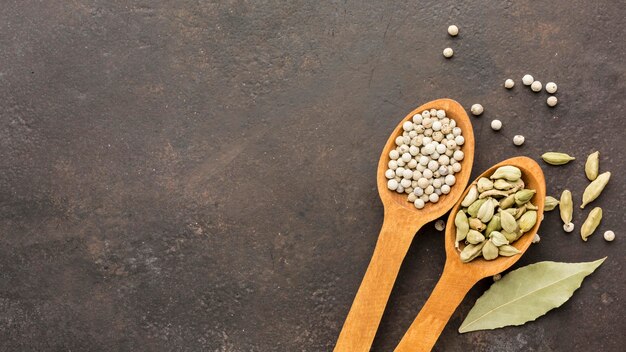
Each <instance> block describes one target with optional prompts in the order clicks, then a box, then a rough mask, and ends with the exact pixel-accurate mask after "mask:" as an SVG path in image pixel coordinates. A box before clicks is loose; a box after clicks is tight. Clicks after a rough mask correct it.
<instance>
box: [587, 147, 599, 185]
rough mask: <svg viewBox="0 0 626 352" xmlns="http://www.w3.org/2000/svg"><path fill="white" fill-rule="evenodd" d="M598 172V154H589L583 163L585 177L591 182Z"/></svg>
mask: <svg viewBox="0 0 626 352" xmlns="http://www.w3.org/2000/svg"><path fill="white" fill-rule="evenodd" d="M599 170H600V152H595V153H591V154H589V156H588V157H587V162H586V163H585V175H587V178H588V179H589V181H593V180H595V179H596V178H597V177H598V172H599Z"/></svg>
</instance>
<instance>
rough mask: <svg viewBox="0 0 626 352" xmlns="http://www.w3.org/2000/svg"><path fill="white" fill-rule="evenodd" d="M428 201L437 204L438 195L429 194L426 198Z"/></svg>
mask: <svg viewBox="0 0 626 352" xmlns="http://www.w3.org/2000/svg"><path fill="white" fill-rule="evenodd" d="M429 187H432V186H429ZM428 200H430V201H431V202H433V203H437V202H438V201H439V195H438V194H437V193H431V194H430V195H429V196H428Z"/></svg>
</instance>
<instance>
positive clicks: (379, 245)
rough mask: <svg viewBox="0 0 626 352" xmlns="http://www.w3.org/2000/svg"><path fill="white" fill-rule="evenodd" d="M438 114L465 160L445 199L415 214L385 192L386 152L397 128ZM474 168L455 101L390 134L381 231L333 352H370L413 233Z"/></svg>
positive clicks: (380, 178)
mask: <svg viewBox="0 0 626 352" xmlns="http://www.w3.org/2000/svg"><path fill="white" fill-rule="evenodd" d="M430 109H443V110H445V111H446V115H447V116H448V117H450V118H452V119H454V120H455V121H456V124H457V126H458V127H460V128H461V130H462V131H463V137H464V138H465V143H464V144H463V146H462V147H461V150H462V151H463V153H464V154H465V158H464V159H463V160H462V161H461V171H460V172H459V173H456V174H455V175H454V176H455V177H456V183H455V184H454V185H453V186H452V187H451V191H450V193H449V194H447V195H442V196H441V197H440V198H439V202H437V203H426V206H425V207H424V208H422V209H419V210H418V209H417V208H415V206H414V205H413V203H410V202H408V201H407V194H398V193H396V192H395V191H390V190H389V189H388V188H387V178H386V177H385V171H386V170H387V168H388V167H387V164H388V163H389V152H390V151H391V150H392V149H395V148H396V144H395V139H396V137H398V136H400V135H402V131H403V130H402V123H404V122H405V121H407V120H410V119H411V118H412V117H413V115H415V114H418V113H421V112H422V111H424V110H430ZM473 162H474V132H473V131H472V123H471V122H470V119H469V117H468V116H467V113H466V112H465V109H463V107H462V106H461V105H460V104H459V103H457V102H456V101H454V100H451V99H438V100H434V101H431V102H428V103H426V104H424V105H422V106H420V107H418V108H417V109H415V110H413V111H411V112H410V113H409V114H408V115H407V116H406V117H405V118H404V119H402V121H400V123H399V124H398V125H397V126H396V128H395V129H394V130H393V132H392V133H391V135H390V136H389V139H388V140H387V144H385V147H384V148H383V152H382V154H381V156H380V160H379V162H378V169H377V171H376V172H377V185H378V194H379V195H380V199H381V200H382V202H383V206H384V208H385V215H384V220H383V226H382V228H381V230H380V234H379V235H378V241H377V242H376V248H375V249H374V254H373V255H372V259H371V261H370V263H369V266H368V267H367V271H366V273H365V277H364V278H363V281H362V282H361V286H360V287H359V290H358V292H357V294H356V297H355V298H354V302H353V303H352V308H350V312H349V313H348V317H347V318H346V321H345V323H344V324H343V328H342V330H341V333H340V334H339V339H338V340H337V345H336V346H335V349H334V351H336V352H339V351H346V352H360V351H363V352H366V351H369V350H370V347H371V345H372V341H373V340H374V336H375V335H376V330H377V329H378V325H379V323H380V320H381V318H382V316H383V312H384V310H385V306H386V305H387V300H388V299H389V295H390V294H391V289H392V288H393V284H394V282H395V281H396V277H397V276H398V271H399V270H400V265H401V264H402V261H403V260H404V257H405V255H406V253H407V251H408V249H409V246H410V245H411V241H412V240H413V237H414V236H415V234H416V233H417V231H418V230H419V229H420V228H421V227H422V226H424V224H427V223H428V222H431V221H433V220H435V219H437V218H439V217H441V216H442V215H444V214H445V213H446V212H447V211H448V210H450V208H451V207H452V206H453V205H454V204H455V203H456V202H457V201H458V200H459V199H460V198H461V194H462V193H463V190H464V188H465V185H466V184H467V182H468V181H469V177H470V174H471V171H472V164H473Z"/></svg>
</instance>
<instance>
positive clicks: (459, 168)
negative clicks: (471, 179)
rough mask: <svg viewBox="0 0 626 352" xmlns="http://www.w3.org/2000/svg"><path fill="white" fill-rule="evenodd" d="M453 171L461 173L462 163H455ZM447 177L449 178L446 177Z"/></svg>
mask: <svg viewBox="0 0 626 352" xmlns="http://www.w3.org/2000/svg"><path fill="white" fill-rule="evenodd" d="M452 171H453V172H459V171H461V163H454V164H452ZM446 177H447V176H446Z"/></svg>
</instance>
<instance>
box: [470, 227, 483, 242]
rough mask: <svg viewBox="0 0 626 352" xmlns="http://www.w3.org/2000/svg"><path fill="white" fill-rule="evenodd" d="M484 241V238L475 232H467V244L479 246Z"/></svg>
mask: <svg viewBox="0 0 626 352" xmlns="http://www.w3.org/2000/svg"><path fill="white" fill-rule="evenodd" d="M484 240H485V236H483V234H482V233H480V232H478V231H476V230H469V232H468V233H467V242H469V243H470V244H479V243H480V242H482V241H484Z"/></svg>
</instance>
